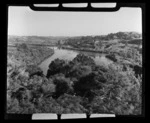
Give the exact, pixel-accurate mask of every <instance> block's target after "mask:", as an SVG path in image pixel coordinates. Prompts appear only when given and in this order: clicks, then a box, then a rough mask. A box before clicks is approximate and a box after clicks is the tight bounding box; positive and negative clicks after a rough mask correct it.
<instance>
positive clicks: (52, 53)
mask: <svg viewBox="0 0 150 123" xmlns="http://www.w3.org/2000/svg"><path fill="white" fill-rule="evenodd" d="M52 55H54V50H53V51H52V52H51V54H49V55H48V56H46V57H45V58H44V59H42V60H41V61H40V62H39V63H37V64H36V65H37V66H39V65H40V64H41V63H42V62H43V61H45V60H46V59H48V58H49V57H51V56H52Z"/></svg>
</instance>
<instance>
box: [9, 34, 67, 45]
mask: <svg viewBox="0 0 150 123" xmlns="http://www.w3.org/2000/svg"><path fill="white" fill-rule="evenodd" d="M66 38H67V37H62V36H58V37H54V36H12V35H9V36H8V44H15V43H27V44H49V45H51V44H56V43H57V42H58V41H59V40H64V39H66Z"/></svg>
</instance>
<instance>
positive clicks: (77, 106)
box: [7, 45, 142, 115]
mask: <svg viewBox="0 0 150 123" xmlns="http://www.w3.org/2000/svg"><path fill="white" fill-rule="evenodd" d="M19 49H20V50H18V54H19V55H18V57H17V56H15V58H14V59H16V58H18V59H22V60H24V61H25V63H24V64H25V65H23V64H20V65H18V66H17V65H16V62H8V73H7V112H8V113H18V114H32V113H115V114H120V115H130V114H134V115H137V114H141V94H142V73H141V72H138V73H136V70H135V69H133V67H132V66H129V65H127V64H119V61H118V59H117V58H118V57H117V58H116V61H115V62H118V64H115V63H114V64H112V65H110V66H108V67H107V68H106V67H105V66H97V65H96V64H95V62H94V61H93V59H92V58H90V57H88V56H85V55H83V54H79V55H77V56H76V57H75V58H74V59H73V60H72V61H65V60H60V59H55V60H54V61H52V62H51V63H50V65H49V69H48V72H47V76H45V75H43V73H42V71H41V70H40V68H38V67H37V65H36V63H37V61H38V59H35V62H34V64H30V63H31V61H29V62H26V60H27V57H24V56H30V55H28V54H31V53H33V52H29V51H31V50H30V48H28V50H27V51H22V50H23V49H27V47H26V46H25V45H23V46H21V48H19ZM39 52H40V51H39ZM24 53H26V55H25V54H24ZM112 53H114V52H112ZM42 54H43V51H42ZM114 54H115V53H114ZM14 55H15V54H11V55H10V56H11V57H14ZM132 55H135V59H134V62H138V60H137V61H136V56H137V55H136V54H134V53H132ZM10 56H9V58H10ZM33 56H36V55H35V54H33ZM120 56H122V57H123V58H124V57H126V58H129V59H131V58H133V57H132V56H130V55H125V56H123V55H122V54H121V55H120ZM108 57H109V56H108ZM112 57H115V55H114V56H112ZM29 60H31V59H30V58H29ZM32 60H33V59H32ZM18 61H19V60H18ZM19 62H20V61H19ZM20 63H22V61H21V62H20ZM138 63H139V62H138ZM124 67H125V68H126V69H125V68H124Z"/></svg>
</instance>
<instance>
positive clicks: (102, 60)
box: [39, 47, 113, 75]
mask: <svg viewBox="0 0 150 123" xmlns="http://www.w3.org/2000/svg"><path fill="white" fill-rule="evenodd" d="M53 48H54V54H53V55H52V56H51V57H49V58H47V59H46V60H44V61H43V62H42V63H41V64H40V65H39V67H40V68H41V69H42V71H43V73H44V75H46V74H47V70H48V66H49V64H50V63H51V62H52V61H53V60H55V59H56V58H59V59H64V60H72V59H73V58H75V57H76V56H77V54H79V53H83V54H85V55H88V56H90V57H91V58H93V59H94V61H95V63H96V64H97V65H108V64H111V63H113V62H112V61H111V60H109V59H107V58H106V57H105V54H100V53H93V52H84V51H75V50H68V49H58V48H57V47H53Z"/></svg>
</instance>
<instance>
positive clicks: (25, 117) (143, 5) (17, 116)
mask: <svg viewBox="0 0 150 123" xmlns="http://www.w3.org/2000/svg"><path fill="white" fill-rule="evenodd" d="M57 1H58V0H57ZM85 2H86V3H87V1H86V0H82V1H80V2H78V1H76V2H71V1H64V2H63V3H85ZM92 2H93V3H96V2H98V1H94V0H93V1H92ZM100 2H101V1H100ZM103 2H115V1H110V0H109V1H107V0H106V1H103ZM33 3H34V4H35V3H37V4H38V3H60V6H59V7H54V8H46V9H45V8H43V7H41V8H40V9H39V8H38V7H34V6H33ZM89 3H90V2H88V7H87V8H77V9H76V8H73V9H72V8H63V7H62V6H61V5H62V2H60V1H58V2H56V0H55V1H53V0H52V1H48V2H47V1H44V0H43V1H41V2H35V1H34V0H33V1H32V2H31V1H30V3H29V2H27V1H20V0H19V1H17V2H16V3H11V2H10V3H9V4H8V3H7V4H5V10H6V13H5V16H6V18H5V19H6V27H5V28H6V32H5V34H4V35H5V38H4V40H5V42H4V47H3V48H4V49H5V51H6V52H5V55H4V58H5V61H4V64H5V65H3V66H2V67H3V68H4V71H3V73H2V74H1V75H2V76H3V74H4V76H3V77H5V78H4V81H3V82H6V78H7V77H6V76H7V75H6V73H7V70H6V69H7V68H6V66H7V29H8V7H9V6H29V7H30V8H31V9H33V10H37V11H47V10H48V11H76V12H78V11H80V12H81V11H84V12H86V11H88V12H89V11H91V12H92V11H94V12H100V11H109V12H111V11H117V10H119V9H120V7H140V8H141V10H142V39H143V42H142V43H143V48H142V59H143V64H142V65H143V67H142V71H143V78H142V79H143V85H142V114H141V115H117V116H116V117H117V118H118V119H120V118H121V119H122V118H123V119H126V118H129V119H132V118H140V119H141V118H142V119H143V118H145V41H146V32H145V24H146V3H144V2H138V3H135V2H124V3H121V2H117V7H116V8H114V9H107V8H105V9H99V8H98V9H96V8H92V7H91V6H90V4H89ZM4 86H5V89H4V94H3V95H2V96H3V97H4V98H3V99H4V106H3V113H4V119H5V120H10V119H11V120H31V117H32V115H26V114H11V115H10V114H7V113H6V83H5V84H4ZM58 117H60V115H58ZM87 117H88V118H87V119H88V120H93V119H96V120H98V119H99V118H92V119H90V118H89V115H87ZM100 119H106V118H100ZM107 119H114V118H107ZM58 120H60V118H58Z"/></svg>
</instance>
